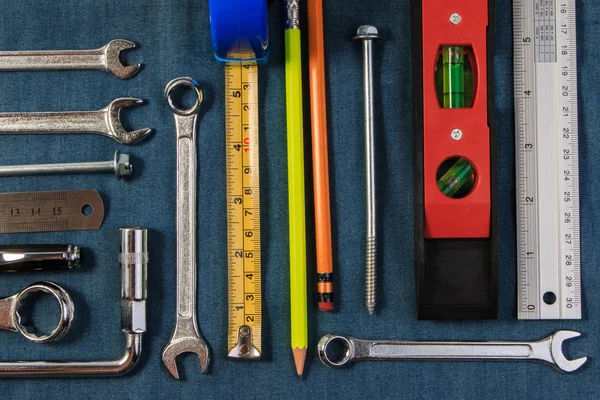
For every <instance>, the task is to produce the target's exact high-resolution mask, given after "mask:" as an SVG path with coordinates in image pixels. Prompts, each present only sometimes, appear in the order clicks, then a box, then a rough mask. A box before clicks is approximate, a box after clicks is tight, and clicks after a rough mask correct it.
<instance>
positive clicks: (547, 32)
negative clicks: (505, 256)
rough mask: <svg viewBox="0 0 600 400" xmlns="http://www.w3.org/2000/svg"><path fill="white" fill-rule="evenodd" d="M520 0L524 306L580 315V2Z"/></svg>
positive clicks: (524, 312)
mask: <svg viewBox="0 0 600 400" xmlns="http://www.w3.org/2000/svg"><path fill="white" fill-rule="evenodd" d="M513 4H514V22H515V24H514V40H515V49H514V50H515V53H514V60H515V111H516V112H515V117H516V131H517V132H516V146H517V152H516V153H517V154H516V162H517V231H518V241H517V248H518V258H519V260H518V297H519V301H518V314H519V318H520V319H579V318H581V278H580V266H581V265H580V235H579V217H580V215H579V167H578V162H579V156H578V123H577V121H578V118H577V55H576V31H575V26H576V21H575V2H574V0H569V1H566V2H565V1H563V2H559V3H555V1H554V0H551V1H550V0H533V1H527V0H521V1H518V0H515V2H514V3H513ZM548 139H550V140H548ZM553 297H554V298H553ZM553 300H555V302H553Z"/></svg>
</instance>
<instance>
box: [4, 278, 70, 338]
mask: <svg viewBox="0 0 600 400" xmlns="http://www.w3.org/2000/svg"><path fill="white" fill-rule="evenodd" d="M32 293H48V294H51V295H52V296H53V297H54V298H55V299H56V301H57V302H58V305H59V306H60V319H59V321H58V325H57V326H56V328H54V330H53V331H52V332H51V333H50V334H48V335H43V334H40V333H39V332H38V333H37V334H36V333H31V332H29V331H28V330H27V327H25V326H23V325H22V324H21V316H20V315H19V307H20V306H21V302H22V301H23V300H24V299H25V298H26V297H27V296H28V295H30V294H32ZM74 314H75V306H74V304H73V300H72V299H71V296H69V293H67V291H66V290H65V289H63V288H62V287H61V286H59V285H57V284H56V283H54V282H47V281H45V282H38V283H34V284H33V285H30V286H28V287H26V288H25V289H23V291H21V293H19V295H18V296H17V298H16V300H15V327H16V328H17V330H18V331H19V333H20V334H21V335H23V336H24V337H25V338H26V339H28V340H30V341H32V342H35V343H49V342H56V341H57V340H60V339H62V338H63V337H64V336H65V335H66V334H67V332H69V330H70V329H71V325H72V323H73V317H74Z"/></svg>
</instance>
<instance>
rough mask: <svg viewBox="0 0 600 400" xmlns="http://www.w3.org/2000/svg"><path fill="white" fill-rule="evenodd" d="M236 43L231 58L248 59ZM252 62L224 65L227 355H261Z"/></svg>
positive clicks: (255, 107) (255, 75) (255, 104)
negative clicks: (227, 305) (227, 303)
mask: <svg viewBox="0 0 600 400" xmlns="http://www.w3.org/2000/svg"><path fill="white" fill-rule="evenodd" d="M249 52H250V50H248V49H245V48H241V50H239V52H237V53H231V52H230V54H229V56H230V57H231V58H237V59H253V58H254V54H249ZM258 106H259V105H258V66H257V65H256V62H232V63H227V64H226V65H225V126H226V169H227V179H226V180H227V232H228V237H227V255H228V265H229V270H228V273H229V274H228V294H229V325H228V349H229V357H230V358H241V359H258V358H260V355H261V336H262V327H261V324H262V309H261V303H262V292H261V247H260V243H261V241H260V173H259V148H258V145H259V138H258V136H259V123H258Z"/></svg>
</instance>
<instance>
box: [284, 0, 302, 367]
mask: <svg viewBox="0 0 600 400" xmlns="http://www.w3.org/2000/svg"><path fill="white" fill-rule="evenodd" d="M286 11H287V13H286V15H287V21H286V30H285V83H286V111H287V140H288V143H287V144H288V191H289V214H290V215H289V218H290V226H289V229H290V304H291V324H292V352H293V354H294V362H295V363H296V371H297V372H298V376H300V377H301V376H302V373H303V372H304V362H305V360H306V348H307V346H308V320H307V309H306V307H307V297H306V226H305V223H306V222H305V207H304V127H303V123H302V50H301V38H300V23H299V15H298V0H286Z"/></svg>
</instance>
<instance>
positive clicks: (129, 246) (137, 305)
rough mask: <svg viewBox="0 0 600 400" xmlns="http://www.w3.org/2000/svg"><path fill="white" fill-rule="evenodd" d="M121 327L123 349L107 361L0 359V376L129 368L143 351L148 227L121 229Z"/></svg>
mask: <svg viewBox="0 0 600 400" xmlns="http://www.w3.org/2000/svg"><path fill="white" fill-rule="evenodd" d="M120 236H121V252H120V253H119V262H120V264H121V331H122V332H123V333H125V338H126V343H125V352H124V353H123V355H122V356H121V357H119V358H117V359H116V360H108V361H0V378H25V377H27V378H37V377H39V378H43V377H90V378H94V377H107V376H116V375H123V374H126V373H127V372H129V371H131V370H132V369H133V367H134V366H135V365H136V363H137V362H138V360H139V359H140V355H141V353H142V335H143V333H144V332H146V295H147V279H148V275H147V269H148V231H147V230H146V229H143V228H139V227H131V228H123V229H121V231H120Z"/></svg>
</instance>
